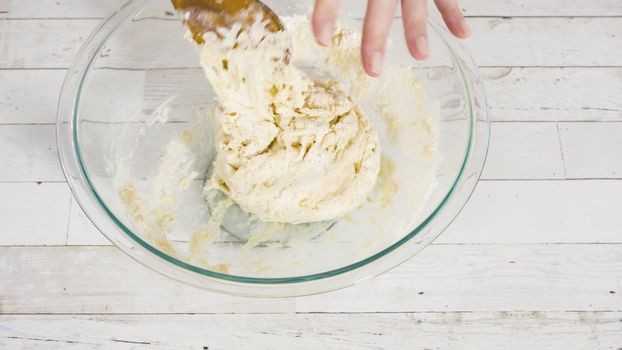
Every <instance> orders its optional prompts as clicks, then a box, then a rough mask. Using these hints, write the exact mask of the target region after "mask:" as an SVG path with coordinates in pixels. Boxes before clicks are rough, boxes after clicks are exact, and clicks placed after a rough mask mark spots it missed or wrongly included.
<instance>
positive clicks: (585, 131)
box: [559, 123, 622, 186]
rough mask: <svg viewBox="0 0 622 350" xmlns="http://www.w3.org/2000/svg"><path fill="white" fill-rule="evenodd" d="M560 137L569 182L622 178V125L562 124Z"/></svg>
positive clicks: (560, 125)
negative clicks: (586, 179)
mask: <svg viewBox="0 0 622 350" xmlns="http://www.w3.org/2000/svg"><path fill="white" fill-rule="evenodd" d="M559 133H560V137H561V143H562V147H563V150H564V161H565V163H566V169H567V172H568V177H569V178H584V177H586V175H588V174H589V176H590V177H592V176H595V177H601V178H617V179H620V178H622V123H560V124H559ZM620 186H622V183H621V184H620Z"/></svg>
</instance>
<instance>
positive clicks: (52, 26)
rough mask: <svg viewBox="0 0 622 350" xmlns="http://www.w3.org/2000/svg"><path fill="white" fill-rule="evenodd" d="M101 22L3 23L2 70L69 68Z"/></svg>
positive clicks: (0, 27)
mask: <svg viewBox="0 0 622 350" xmlns="http://www.w3.org/2000/svg"><path fill="white" fill-rule="evenodd" d="M98 22H99V21H98V20H4V21H3V20H0V43H2V49H1V50H0V68H67V67H68V66H69V64H70V63H71V61H72V60H73V57H74V56H75V54H76V53H77V51H78V49H79V48H80V45H81V44H82V42H83V41H84V40H85V39H86V38H87V37H88V36H89V34H90V33H91V32H92V31H93V29H95V27H96V25H97V23H98Z"/></svg>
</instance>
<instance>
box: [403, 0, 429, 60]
mask: <svg viewBox="0 0 622 350" xmlns="http://www.w3.org/2000/svg"><path fill="white" fill-rule="evenodd" d="M402 15H403V17H404V35H405V36H406V45H408V50H409V51H410V54H411V55H412V56H413V57H414V58H416V59H418V60H422V59H425V58H426V57H428V33H427V18H428V2H427V0H402Z"/></svg>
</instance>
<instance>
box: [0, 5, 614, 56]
mask: <svg viewBox="0 0 622 350" xmlns="http://www.w3.org/2000/svg"><path fill="white" fill-rule="evenodd" d="M395 22H396V25H398V23H397V22H399V20H395ZM469 22H470V25H471V27H472V29H473V36H472V38H471V39H469V40H467V41H466V42H465V45H466V46H467V47H468V48H469V49H470V50H471V52H472V53H473V56H474V57H475V58H476V61H477V63H478V64H480V65H483V66H602V65H604V66H620V65H622V59H621V58H620V57H622V45H619V38H620V37H622V18H615V17H614V18H473V19H470V21H469ZM96 23H97V20H28V21H23V20H8V21H0V39H1V40H2V42H3V43H4V44H3V45H4V47H5V48H6V49H4V50H2V51H0V68H66V67H67V66H68V65H69V63H70V62H71V59H72V58H73V56H74V54H75V53H76V51H77V48H78V46H79V45H80V44H81V43H82V41H83V40H84V38H85V37H86V36H87V35H88V34H89V33H90V32H91V31H92V30H93V28H94V27H95V25H96ZM133 25H136V26H139V27H141V28H142V32H143V33H145V34H146V33H153V35H156V34H158V33H159V34H158V35H160V34H162V33H169V34H168V37H165V38H163V39H162V40H165V41H170V45H172V46H171V47H182V46H183V45H187V43H185V42H184V41H183V40H182V39H181V34H180V35H177V34H175V35H171V34H172V33H178V32H179V33H183V30H182V29H181V26H180V25H179V23H177V21H162V20H155V19H144V20H141V21H137V22H133ZM587 28H589V30H588V29H587ZM50 37H54V38H57V39H56V40H44V39H46V38H50ZM132 43H133V44H134V45H136V44H145V45H148V44H149V43H148V42H145V41H143V40H134V41H132ZM112 44H114V42H113V43H111V46H110V47H109V49H110V50H111V51H110V52H112V53H113V54H111V55H110V56H108V58H105V57H104V58H102V59H100V60H99V62H98V64H99V65H107V64H108V65H110V66H114V67H126V68H133V67H134V68H135V67H137V66H140V65H141V64H143V65H144V62H145V61H144V57H145V55H151V54H152V52H151V51H153V50H151V51H150V50H148V49H149V48H148V47H145V50H140V49H136V48H135V50H132V51H131V52H130V51H128V50H127V48H123V47H122V46H123V45H122V46H121V47H119V46H118V45H119V44H118V43H117V46H116V47H115V46H114V45H112ZM33 48H35V49H33ZM119 50H121V53H120V54H119V52H117V51H119ZM115 52H116V53H117V54H114V53H115ZM181 52H190V51H188V50H185V51H181ZM137 53H140V54H137ZM182 58H183V59H182ZM186 61H188V62H186ZM189 62H190V63H194V64H195V65H196V60H194V59H192V60H191V58H190V57H187V58H184V57H181V58H172V57H168V58H167V57H160V59H159V60H158V61H157V62H155V63H153V64H151V65H150V66H151V68H156V67H160V68H165V67H171V65H174V66H181V65H187V64H188V63H189Z"/></svg>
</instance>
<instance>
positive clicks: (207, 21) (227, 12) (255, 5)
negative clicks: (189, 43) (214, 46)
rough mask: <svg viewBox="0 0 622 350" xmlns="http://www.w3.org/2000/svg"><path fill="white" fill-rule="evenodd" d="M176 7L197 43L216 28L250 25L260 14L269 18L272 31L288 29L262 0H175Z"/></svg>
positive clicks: (268, 24)
mask: <svg viewBox="0 0 622 350" xmlns="http://www.w3.org/2000/svg"><path fill="white" fill-rule="evenodd" d="M172 2H173V6H175V9H177V11H178V12H179V13H180V14H181V18H182V20H183V22H184V24H185V25H186V27H187V28H188V29H189V30H190V32H191V33H192V38H193V39H194V41H196V43H197V44H203V43H204V42H205V40H204V39H203V34H205V33H207V32H214V33H215V34H216V35H218V36H219V37H220V36H221V35H220V34H219V33H218V32H217V31H216V28H231V27H232V26H233V25H234V24H237V23H239V24H241V25H242V28H246V27H248V26H250V25H251V24H253V22H254V21H255V19H256V16H257V14H260V15H262V16H263V19H264V20H267V24H266V28H268V30H270V31H272V32H278V31H281V30H284V28H285V27H284V26H283V23H282V22H281V20H280V19H279V17H278V16H277V15H276V13H274V12H273V11H272V10H271V9H270V8H269V7H268V6H266V5H265V4H263V3H262V2H260V1H259V0H172Z"/></svg>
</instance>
